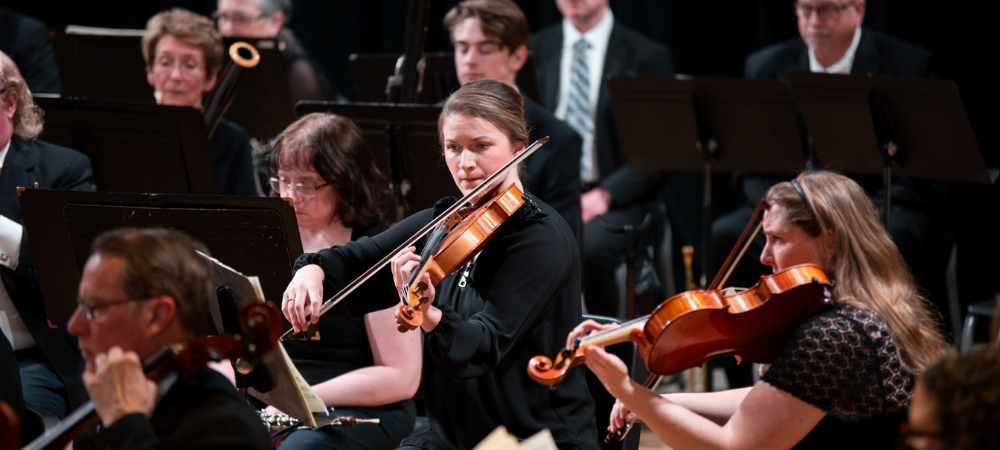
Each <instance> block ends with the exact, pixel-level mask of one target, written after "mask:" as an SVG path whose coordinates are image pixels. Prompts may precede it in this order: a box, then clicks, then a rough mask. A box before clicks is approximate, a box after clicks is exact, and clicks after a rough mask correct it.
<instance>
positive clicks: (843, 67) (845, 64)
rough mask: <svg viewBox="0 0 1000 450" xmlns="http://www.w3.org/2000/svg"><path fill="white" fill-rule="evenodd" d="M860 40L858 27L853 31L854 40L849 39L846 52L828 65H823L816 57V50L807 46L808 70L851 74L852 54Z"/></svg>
mask: <svg viewBox="0 0 1000 450" xmlns="http://www.w3.org/2000/svg"><path fill="white" fill-rule="evenodd" d="M859 42H861V27H858V29H857V30H855V31H854V40H853V41H851V47H850V48H848V49H847V53H844V56H843V57H842V58H840V61H837V62H835V63H833V65H832V66H830V67H823V65H822V64H820V63H819V60H817V59H816V52H814V51H813V49H812V47H809V71H810V72H820V73H840V74H844V75H850V74H851V66H853V65H854V54H855V53H856V52H857V51H858V43H859Z"/></svg>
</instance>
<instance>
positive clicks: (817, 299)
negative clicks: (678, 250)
mask: <svg viewBox="0 0 1000 450" xmlns="http://www.w3.org/2000/svg"><path fill="white" fill-rule="evenodd" d="M832 287H833V284H832V283H831V282H830V280H829V279H828V278H827V276H826V274H825V273H824V272H823V270H822V269H821V268H820V267H819V266H817V265H815V264H802V265H798V266H793V267H790V268H788V269H785V270H783V271H781V272H778V273H775V274H773V275H764V276H761V277H760V282H758V283H757V284H756V285H754V286H753V287H751V288H749V289H746V290H744V291H739V292H734V293H730V294H728V295H727V294H724V292H723V291H722V290H700V291H688V292H683V293H680V294H677V295H675V296H673V297H670V298H668V299H667V300H666V301H664V302H663V303H661V304H660V305H659V306H657V307H656V309H655V310H653V312H652V313H651V314H649V315H647V316H643V317H639V318H636V319H634V320H631V321H628V322H624V323H622V324H621V325H620V326H618V327H617V328H613V329H610V330H604V331H601V332H598V333H594V334H591V335H589V336H584V337H581V338H577V340H576V343H575V345H574V348H572V349H565V350H563V351H562V352H560V353H559V354H558V355H556V358H555V361H553V360H551V359H549V358H548V357H547V356H544V355H543V356H536V357H534V358H531V361H530V362H529V363H528V374H529V375H530V376H531V378H532V379H533V380H535V381H536V382H538V383H539V384H543V385H546V386H552V385H555V384H557V383H559V381H561V380H562V379H563V377H565V376H566V371H567V370H569V369H570V368H571V367H573V366H576V365H578V364H580V363H583V362H584V361H585V357H584V354H585V352H586V349H587V347H590V346H592V345H599V346H607V345H612V344H617V343H619V342H625V341H632V342H635V343H637V344H639V348H640V355H639V356H640V357H642V359H643V361H645V362H646V367H647V368H648V369H649V372H650V373H652V374H655V375H661V376H662V375H673V374H676V373H680V372H682V371H684V370H686V369H689V368H692V367H697V366H700V365H702V364H704V363H705V361H707V360H709V359H711V358H717V357H720V356H735V357H736V359H737V361H738V362H743V361H750V362H756V363H770V362H773V361H774V359H775V358H776V357H777V356H778V352H780V351H781V348H782V347H783V345H784V343H785V339H786V338H787V337H788V334H789V333H791V332H792V330H794V329H795V328H796V327H798V326H799V325H801V324H802V322H804V321H805V319H806V318H808V317H809V316H810V315H812V313H813V312H814V311H815V310H816V309H817V308H819V307H820V306H822V305H826V304H829V303H831V301H832V300H831V294H830V289H831V288H832Z"/></svg>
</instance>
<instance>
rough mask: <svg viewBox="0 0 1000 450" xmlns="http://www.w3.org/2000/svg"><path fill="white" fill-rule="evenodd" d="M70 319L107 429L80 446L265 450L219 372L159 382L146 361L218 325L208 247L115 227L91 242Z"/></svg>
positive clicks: (259, 431)
mask: <svg viewBox="0 0 1000 450" xmlns="http://www.w3.org/2000/svg"><path fill="white" fill-rule="evenodd" d="M91 248H92V251H93V252H92V253H91V255H90V258H88V259H87V263H86V264H85V265H84V267H83V275H82V276H81V278H80V289H79V295H78V298H79V300H78V301H79V302H80V303H79V306H78V307H77V309H76V311H75V312H74V313H73V316H72V317H71V318H70V320H69V325H68V327H67V328H68V329H69V331H70V333H72V334H73V335H74V336H76V337H77V338H79V343H80V351H81V352H82V353H83V357H84V359H85V360H86V362H87V363H86V366H87V369H86V371H85V372H84V374H83V380H84V382H85V383H86V385H87V392H89V393H90V398H91V401H92V402H93V404H94V410H95V411H96V412H97V415H98V416H99V417H100V419H101V424H102V425H103V426H102V427H100V428H99V429H96V430H91V431H90V432H88V434H86V435H85V436H83V437H81V438H80V439H79V440H77V442H76V444H75V445H74V448H76V449H95V450H96V449H101V450H103V449H130V448H178V449H179V448H186V449H194V448H202V449H209V448H213V449H214V448H228V449H237V448H240V449H267V448H270V447H271V443H270V440H269V439H268V435H267V431H266V429H265V427H264V426H263V425H262V424H261V422H260V417H259V416H257V415H256V414H255V413H254V412H253V410H252V409H250V406H249V405H247V403H246V400H244V399H243V398H242V396H240V395H239V393H237V392H236V389H235V388H233V385H232V384H231V383H230V382H229V380H227V379H226V378H225V377H224V376H223V375H222V374H220V373H218V372H216V371H215V370H213V369H211V368H208V367H203V368H201V370H199V371H198V372H196V373H195V374H194V375H193V376H190V377H184V378H178V377H176V376H175V377H173V378H170V377H169V376H168V377H167V378H166V379H164V380H161V381H159V383H154V382H152V381H150V380H149V379H147V378H146V376H145V374H144V373H143V367H142V362H143V361H145V360H146V359H148V358H149V357H151V356H153V355H154V354H156V353H157V352H159V351H160V350H161V349H163V348H164V347H166V346H167V345H175V344H180V345H186V344H190V343H191V342H192V341H194V340H195V339H197V338H198V337H200V336H202V335H203V334H204V333H205V331H206V330H208V329H209V327H210V326H211V321H212V319H211V317H212V316H211V314H210V313H209V302H210V301H212V299H213V297H214V289H213V288H212V286H213V285H212V283H211V274H212V267H211V266H212V263H211V262H210V261H209V260H208V259H206V258H204V257H202V256H201V255H199V254H198V253H197V251H201V252H203V253H206V254H207V252H208V249H206V248H205V246H204V244H201V243H200V242H197V241H195V240H194V239H192V238H191V237H189V236H187V235H186V234H184V233H181V232H179V231H175V230H164V229H141V230H140V229H118V230H113V231H109V232H107V233H104V234H102V235H100V236H98V237H97V238H96V239H94V242H93V244H92V247H91Z"/></svg>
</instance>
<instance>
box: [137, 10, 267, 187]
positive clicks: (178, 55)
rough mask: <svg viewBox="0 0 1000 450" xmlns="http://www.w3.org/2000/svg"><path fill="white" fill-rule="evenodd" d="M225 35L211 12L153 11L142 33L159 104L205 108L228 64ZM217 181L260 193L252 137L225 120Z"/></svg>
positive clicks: (215, 161)
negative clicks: (207, 96) (205, 97)
mask: <svg viewBox="0 0 1000 450" xmlns="http://www.w3.org/2000/svg"><path fill="white" fill-rule="evenodd" d="M222 55H223V51H222V37H221V36H219V32H218V31H216V30H215V25H214V24H213V23H212V21H211V20H209V19H208V18H207V17H203V16H199V15H197V14H195V13H193V12H190V11H186V10H183V9H176V8H175V9H173V10H170V11H167V12H162V13H160V14H157V15H155V16H153V18H151V19H149V22H147V23H146V34H145V36H143V37H142V56H143V58H145V60H146V80H147V81H148V82H149V85H150V86H152V87H153V89H155V91H156V93H157V100H156V101H157V103H159V104H161V105H170V106H189V107H192V108H198V109H201V105H202V96H203V95H204V94H205V93H207V92H209V91H211V90H212V88H214V87H215V83H216V81H217V77H218V74H219V70H220V69H221V68H222V65H223V59H222ZM208 146H209V149H210V150H211V152H212V154H211V158H212V166H213V167H214V169H215V183H216V186H217V187H218V189H219V193H220V194H222V195H244V196H256V195H257V187H256V183H255V182H254V179H253V163H252V160H251V153H252V147H251V146H250V137H249V136H248V135H247V134H246V132H245V131H243V129H242V128H240V127H239V126H237V125H235V124H233V123H230V122H228V121H226V120H225V119H222V120H221V121H219V125H218V127H216V129H215V134H213V135H212V139H210V140H209V141H208Z"/></svg>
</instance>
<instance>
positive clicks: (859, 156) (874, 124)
mask: <svg viewBox="0 0 1000 450" xmlns="http://www.w3.org/2000/svg"><path fill="white" fill-rule="evenodd" d="M788 80H789V83H790V85H791V87H792V91H793V93H794V95H795V98H796V100H797V102H798V105H799V108H800V109H801V111H802V116H803V117H804V118H805V122H806V126H807V127H808V128H809V134H810V136H812V141H813V145H814V146H815V148H816V152H817V155H818V157H819V160H820V162H821V163H822V164H823V165H824V166H827V167H830V168H833V169H836V170H839V171H843V172H851V173H859V174H873V175H882V177H883V183H884V185H885V216H884V220H885V226H886V229H888V228H889V224H890V214H889V211H890V209H891V208H890V206H891V204H890V202H891V196H890V192H891V183H892V175H894V174H895V175H899V176H907V177H913V178H925V179H931V180H940V181H957V182H965V183H980V184H990V183H991V181H990V177H989V173H988V172H987V171H986V163H985V161H984V160H983V156H982V153H980V150H979V145H978V144H977V143H976V137H975V135H974V134H973V132H972V126H971V124H970V123H969V117H968V115H967V114H966V112H965V105H964V104H963V103H962V97H961V95H960V94H959V92H958V87H957V86H955V83H953V82H951V81H945V80H925V79H917V78H896V77H866V76H845V75H831V74H814V73H809V72H791V73H789V74H788Z"/></svg>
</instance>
